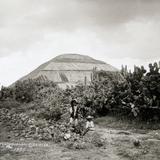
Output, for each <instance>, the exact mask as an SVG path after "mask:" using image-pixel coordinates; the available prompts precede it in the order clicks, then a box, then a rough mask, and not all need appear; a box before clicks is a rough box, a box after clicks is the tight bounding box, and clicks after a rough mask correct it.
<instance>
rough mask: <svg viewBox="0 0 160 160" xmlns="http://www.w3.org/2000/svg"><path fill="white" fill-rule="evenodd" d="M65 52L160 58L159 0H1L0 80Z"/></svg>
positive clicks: (139, 60)
mask: <svg viewBox="0 0 160 160" xmlns="http://www.w3.org/2000/svg"><path fill="white" fill-rule="evenodd" d="M63 53H78V54H85V55H89V56H91V57H93V58H96V59H99V60H103V61H105V62H107V63H109V64H111V65H114V66H115V67H117V68H120V66H121V64H127V65H128V66H129V67H130V68H132V67H133V65H134V64H136V65H141V64H143V65H145V66H146V65H147V63H149V62H154V61H155V60H156V61H159V60H160V0H0V85H9V84H11V83H13V82H14V81H16V80H17V79H19V78H20V77H22V76H24V75H25V74H27V73H29V72H30V71H32V70H33V69H35V68H36V67H37V66H39V65H40V64H42V63H44V62H46V61H47V60H49V59H51V58H53V57H55V56H57V55H59V54H63Z"/></svg>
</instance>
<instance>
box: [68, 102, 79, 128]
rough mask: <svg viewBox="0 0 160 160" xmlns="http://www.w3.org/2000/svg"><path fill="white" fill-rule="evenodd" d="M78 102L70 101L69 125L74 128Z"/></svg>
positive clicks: (76, 119) (76, 122) (76, 121)
mask: <svg viewBox="0 0 160 160" xmlns="http://www.w3.org/2000/svg"><path fill="white" fill-rule="evenodd" d="M78 112H79V107H78V102H77V100H76V99H72V100H71V107H70V121H69V123H70V124H74V125H75V126H76V125H77V124H78Z"/></svg>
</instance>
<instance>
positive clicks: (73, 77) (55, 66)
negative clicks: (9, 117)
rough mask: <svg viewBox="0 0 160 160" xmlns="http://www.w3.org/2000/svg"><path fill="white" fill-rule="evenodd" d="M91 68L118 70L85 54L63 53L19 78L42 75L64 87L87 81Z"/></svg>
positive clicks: (24, 78)
mask: <svg viewBox="0 0 160 160" xmlns="http://www.w3.org/2000/svg"><path fill="white" fill-rule="evenodd" d="M93 68H96V69H97V70H104V71H110V72H117V71H118V70H117V69H116V68H114V67H113V66H111V65H109V64H107V63H105V62H103V61H99V60H95V59H93V58H91V57H89V56H86V55H80V54H63V55H59V56H57V57H55V58H53V59H51V60H50V61H48V62H46V63H44V64H42V65H40V66H39V67H38V68H37V69H35V70H34V71H32V72H31V73H29V74H28V75H26V76H24V77H23V78H21V79H20V80H21V81H22V80H26V79H35V78H37V77H43V79H46V80H51V81H53V82H55V83H57V84H58V85H59V86H60V87H62V88H65V87H66V86H67V85H68V86H71V85H73V86H74V85H76V84H77V83H84V80H85V81H87V83H89V82H90V81H91V74H92V73H93Z"/></svg>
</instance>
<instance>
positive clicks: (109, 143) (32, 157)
mask: <svg viewBox="0 0 160 160" xmlns="http://www.w3.org/2000/svg"><path fill="white" fill-rule="evenodd" d="M95 132H96V133H97V134H98V135H100V137H101V138H103V139H104V141H105V142H106V143H105V145H103V146H94V147H91V146H88V147H87V148H79V147H78V148H76V147H75V148H70V147H69V145H66V144H67V143H66V142H65V144H64V143H59V144H55V143H53V142H45V141H39V140H36V141H33V140H29V139H28V140H16V141H9V142H3V141H1V142H0V160H13V159H14V160H44V159H45V160H54V159H57V160H77V159H80V160H88V159H91V160H151V159H152V160H159V159H160V130H156V131H145V130H120V129H113V128H104V127H100V126H96V129H95V131H94V133H95ZM88 134H89V135H90V134H93V131H91V132H90V133H88Z"/></svg>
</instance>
